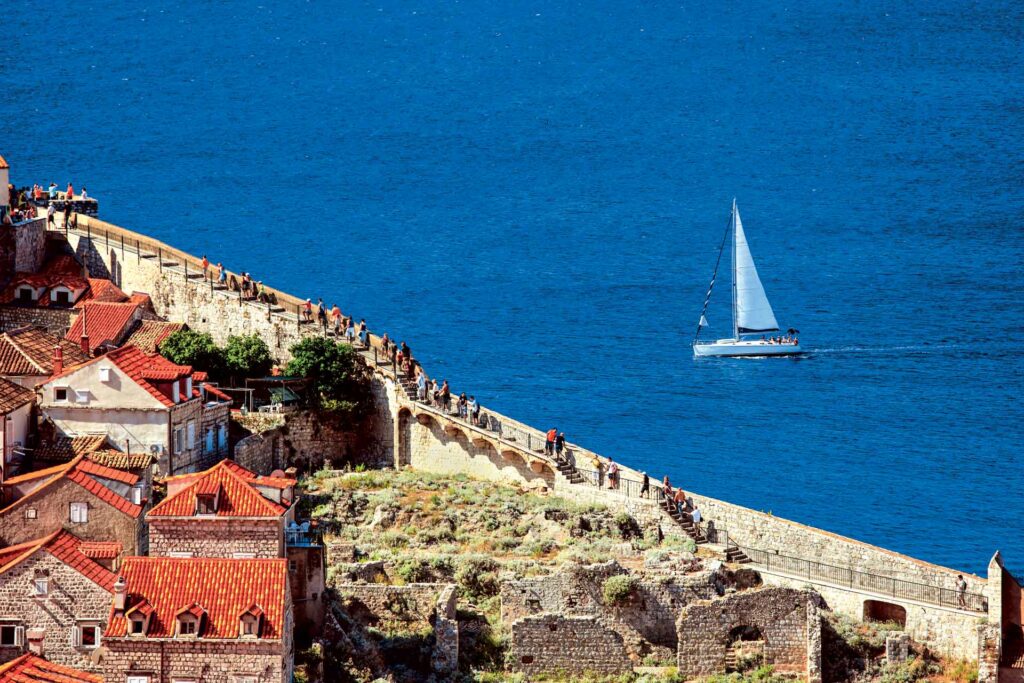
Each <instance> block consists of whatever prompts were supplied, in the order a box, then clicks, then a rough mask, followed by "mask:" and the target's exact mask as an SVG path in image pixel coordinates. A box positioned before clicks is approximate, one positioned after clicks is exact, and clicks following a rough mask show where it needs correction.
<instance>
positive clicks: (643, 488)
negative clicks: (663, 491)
mask: <svg viewBox="0 0 1024 683" xmlns="http://www.w3.org/2000/svg"><path fill="white" fill-rule="evenodd" d="M643 474H644V478H643V480H642V481H641V482H640V497H641V498H647V497H648V496H650V494H651V478H650V477H648V476H647V473H646V472H644V473H643Z"/></svg>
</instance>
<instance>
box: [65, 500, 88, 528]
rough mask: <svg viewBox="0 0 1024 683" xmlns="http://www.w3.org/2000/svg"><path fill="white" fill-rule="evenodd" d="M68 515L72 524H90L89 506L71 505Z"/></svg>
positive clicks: (83, 504)
mask: <svg viewBox="0 0 1024 683" xmlns="http://www.w3.org/2000/svg"><path fill="white" fill-rule="evenodd" d="M76 511H77V512H76ZM68 514H69V517H68V518H69V519H70V520H71V523H72V524H87V523H88V522H89V504H88V503H71V505H70V510H69V513H68Z"/></svg>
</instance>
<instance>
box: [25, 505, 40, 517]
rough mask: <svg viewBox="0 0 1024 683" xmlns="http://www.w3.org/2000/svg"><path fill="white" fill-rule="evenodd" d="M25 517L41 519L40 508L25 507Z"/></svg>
mask: <svg viewBox="0 0 1024 683" xmlns="http://www.w3.org/2000/svg"><path fill="white" fill-rule="evenodd" d="M25 519H39V510H36V509H35V508H25Z"/></svg>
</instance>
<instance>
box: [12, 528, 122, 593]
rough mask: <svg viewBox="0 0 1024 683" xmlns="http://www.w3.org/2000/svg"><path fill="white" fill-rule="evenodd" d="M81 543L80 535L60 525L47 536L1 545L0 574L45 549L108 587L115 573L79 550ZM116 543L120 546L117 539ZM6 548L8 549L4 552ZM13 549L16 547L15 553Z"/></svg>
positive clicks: (84, 574)
mask: <svg viewBox="0 0 1024 683" xmlns="http://www.w3.org/2000/svg"><path fill="white" fill-rule="evenodd" d="M83 545H84V543H83V541H82V539H80V538H79V537H78V536H75V535H74V534H73V533H71V532H70V531H65V530H64V529H60V530H59V531H55V532H54V533H52V534H50V535H49V536H44V537H42V538H37V539H36V540H34V541H28V542H26V543H19V544H18V545H16V546H11V547H10V548H5V549H4V551H5V556H6V557H7V561H6V562H5V563H4V564H3V566H0V574H3V573H4V572H6V571H7V570H8V569H10V568H11V567H14V566H17V565H18V564H19V563H21V562H23V561H24V560H26V559H28V558H29V557H31V556H32V555H34V554H35V553H36V552H38V551H40V550H45V551H46V552H48V553H50V554H51V555H53V556H54V557H56V558H57V559H58V560H60V561H61V562H63V563H64V564H66V565H68V566H69V567H71V568H72V569H74V570H75V571H77V572H78V573H79V574H81V575H82V576H84V577H85V578H87V579H89V580H90V581H92V582H93V583H95V584H96V585H98V586H99V587H100V588H103V589H104V590H107V591H112V590H113V589H114V582H115V581H116V580H117V577H116V576H114V574H113V573H111V572H110V571H108V570H107V569H106V568H104V567H103V566H101V565H100V564H98V563H97V562H95V561H94V560H93V559H92V558H90V557H89V556H88V555H86V554H85V553H83V552H82V546H83ZM117 545H118V546H120V544H119V543H118V544H117ZM7 551H11V552H10V553H8V552H7ZM14 551H17V552H16V554H15V552H14ZM115 556H116V555H115Z"/></svg>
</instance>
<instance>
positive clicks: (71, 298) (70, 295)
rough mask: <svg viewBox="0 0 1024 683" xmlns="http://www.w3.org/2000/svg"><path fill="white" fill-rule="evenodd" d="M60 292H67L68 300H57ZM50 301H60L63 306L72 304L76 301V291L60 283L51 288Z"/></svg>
mask: <svg viewBox="0 0 1024 683" xmlns="http://www.w3.org/2000/svg"><path fill="white" fill-rule="evenodd" d="M58 294H67V295H68V296H67V301H60V302H58V301H57V295H58ZM50 301H51V302H53V303H60V305H61V306H70V305H71V304H73V303H75V293H74V292H72V291H71V290H70V289H68V288H67V287H65V286H63V285H58V286H56V287H54V288H53V289H51V290H50Z"/></svg>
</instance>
